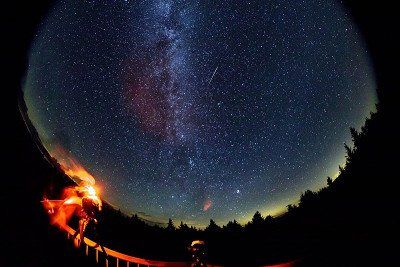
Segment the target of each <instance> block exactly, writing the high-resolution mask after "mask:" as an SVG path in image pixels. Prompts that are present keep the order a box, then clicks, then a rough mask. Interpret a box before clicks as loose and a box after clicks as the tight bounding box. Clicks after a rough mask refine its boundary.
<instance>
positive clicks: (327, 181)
mask: <svg viewBox="0 0 400 267" xmlns="http://www.w3.org/2000/svg"><path fill="white" fill-rule="evenodd" d="M326 183H327V184H328V186H331V185H332V183H333V181H332V178H331V177H329V176H328V178H327V179H326Z"/></svg>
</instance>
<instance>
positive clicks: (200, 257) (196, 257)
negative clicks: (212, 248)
mask: <svg viewBox="0 0 400 267" xmlns="http://www.w3.org/2000/svg"><path fill="white" fill-rule="evenodd" d="M189 251H190V253H191V254H192V265H191V267H207V263H206V249H205V243H204V241H201V240H194V241H193V242H192V244H191V245H190V247H189Z"/></svg>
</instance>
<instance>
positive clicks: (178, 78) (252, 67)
mask: <svg viewBox="0 0 400 267" xmlns="http://www.w3.org/2000/svg"><path fill="white" fill-rule="evenodd" d="M68 2H69V3H68V4H67V3H65V2H59V3H57V4H55V5H54V7H53V9H52V10H51V12H50V13H49V14H48V16H47V17H46V18H45V19H44V20H43V22H42V24H41V26H40V28H39V30H38V33H37V36H36V38H35V41H34V42H33V44H32V48H31V52H30V59H29V67H28V70H27V76H26V79H25V82H24V92H25V100H26V103H27V106H28V114H29V117H30V119H31V120H32V122H33V124H34V126H35V127H36V128H37V130H38V132H39V135H40V137H41V139H42V141H43V143H44V145H45V147H46V148H47V149H48V150H49V152H50V153H51V154H52V155H53V156H54V157H56V158H58V159H59V160H60V161H62V160H63V159H62V157H65V153H64V154H60V153H59V151H60V148H62V149H63V150H65V151H68V152H67V153H68V154H69V156H70V157H73V158H75V159H76V160H77V161H79V162H80V163H81V164H82V165H83V166H84V167H85V168H86V169H87V170H88V171H89V172H90V173H91V174H93V176H94V177H95V179H96V183H97V184H98V186H99V187H100V191H101V194H102V196H103V198H104V199H105V200H108V201H109V202H110V203H111V204H114V205H116V206H117V207H119V208H121V209H122V210H123V211H125V212H128V213H138V214H139V215H140V216H142V217H144V218H146V219H149V220H153V221H162V222H164V221H166V220H167V219H168V218H172V219H174V220H175V221H177V222H179V221H180V220H183V221H184V222H187V223H189V224H194V225H197V226H204V225H206V224H208V221H209V219H210V218H213V219H214V220H215V221H216V222H217V223H221V224H225V223H226V222H227V221H228V220H233V219H236V220H238V221H239V222H246V221H247V220H249V219H250V218H251V216H252V215H253V214H254V212H255V211H256V210H259V211H261V212H262V214H263V215H267V214H272V215H273V214H276V213H277V212H280V211H282V210H284V209H285V207H286V205H287V204H290V203H293V202H295V201H297V200H298V198H299V195H300V193H301V192H303V191H305V190H306V189H318V188H320V187H322V186H323V185H325V183H326V177H327V176H328V175H329V176H333V177H334V176H335V175H336V174H337V171H338V165H339V164H343V162H344V148H343V142H347V143H350V134H349V127H350V126H353V127H356V128H359V127H360V126H361V125H362V123H363V122H364V120H365V118H366V117H367V116H368V115H369V112H370V111H372V110H373V108H374V103H375V102H376V97H375V79H374V75H373V70H372V66H371V63H370V59H369V57H368V54H367V51H366V48H365V46H364V44H363V41H362V37H361V36H360V35H359V33H358V31H357V28H356V27H355V25H354V24H353V23H352V21H351V17H350V16H349V14H348V13H346V10H344V9H343V8H342V7H341V6H340V4H339V3H337V2H334V1H327V0H323V1H312V0H304V1H173V0H170V1H168V0H164V1H163V0H158V1H68Z"/></svg>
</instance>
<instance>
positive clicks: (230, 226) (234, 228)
mask: <svg viewBox="0 0 400 267" xmlns="http://www.w3.org/2000/svg"><path fill="white" fill-rule="evenodd" d="M223 229H224V230H226V231H228V232H236V233H238V232H240V231H241V230H242V226H241V225H240V224H239V223H238V222H237V221H236V220H233V221H229V222H228V223H227V224H226V226H224V227H223Z"/></svg>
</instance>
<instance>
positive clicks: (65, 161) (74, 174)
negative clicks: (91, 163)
mask: <svg viewBox="0 0 400 267" xmlns="http://www.w3.org/2000/svg"><path fill="white" fill-rule="evenodd" d="M50 154H51V155H52V156H53V157H54V158H56V159H57V161H58V163H59V164H60V166H61V169H62V170H63V171H64V173H65V174H67V175H68V176H69V177H71V178H72V179H73V180H74V181H75V182H77V183H78V184H81V183H82V182H83V183H85V184H90V185H94V184H95V179H94V177H93V176H92V175H91V174H90V173H89V172H88V171H86V169H85V168H84V167H83V166H82V165H81V164H80V163H79V162H78V160H76V159H75V158H74V157H73V156H72V155H71V153H69V152H68V151H67V150H65V149H64V148H63V147H61V146H59V145H57V146H55V148H54V149H52V151H51V153H50Z"/></svg>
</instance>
